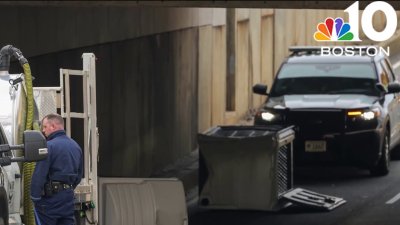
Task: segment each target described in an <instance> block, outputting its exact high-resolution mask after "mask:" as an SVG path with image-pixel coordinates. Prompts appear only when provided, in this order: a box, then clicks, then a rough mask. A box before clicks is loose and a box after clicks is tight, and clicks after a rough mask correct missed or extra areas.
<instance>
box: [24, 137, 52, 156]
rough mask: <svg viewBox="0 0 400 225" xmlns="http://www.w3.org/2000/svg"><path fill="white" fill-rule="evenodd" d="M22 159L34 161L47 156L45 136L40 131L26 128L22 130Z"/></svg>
mask: <svg viewBox="0 0 400 225" xmlns="http://www.w3.org/2000/svg"><path fill="white" fill-rule="evenodd" d="M24 152H25V154H24V156H25V157H24V158H25V159H24V161H25V162H35V161H40V160H43V159H45V158H46V157H47V154H48V152H47V142H46V138H45V137H44V136H43V134H42V133H41V132H40V131H36V130H27V131H25V132H24Z"/></svg>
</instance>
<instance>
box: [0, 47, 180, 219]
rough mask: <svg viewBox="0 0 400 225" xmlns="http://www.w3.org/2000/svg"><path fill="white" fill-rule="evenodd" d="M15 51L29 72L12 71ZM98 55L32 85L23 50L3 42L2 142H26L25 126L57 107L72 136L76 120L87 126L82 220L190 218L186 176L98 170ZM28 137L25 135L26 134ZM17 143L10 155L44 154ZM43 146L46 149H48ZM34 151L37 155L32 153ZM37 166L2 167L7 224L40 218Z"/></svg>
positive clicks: (78, 198)
mask: <svg viewBox="0 0 400 225" xmlns="http://www.w3.org/2000/svg"><path fill="white" fill-rule="evenodd" d="M12 57H14V58H15V59H17V60H19V62H20V64H21V66H22V67H23V69H24V73H21V74H9V73H8V68H9V62H10V58H12ZM95 60H96V57H95V55H94V54H93V53H83V54H82V69H80V70H76V69H62V68H61V69H60V71H59V72H60V74H59V76H60V86H57V87H33V85H32V75H31V71H30V68H29V64H28V61H27V60H26V59H25V58H24V57H23V55H22V52H21V51H20V50H19V49H17V48H15V47H13V46H11V45H7V46H4V47H3V48H2V49H1V50H0V71H3V72H0V103H1V107H0V109H1V110H0V123H1V124H2V126H3V128H4V132H3V131H1V136H0V140H2V139H1V138H3V139H4V140H3V141H2V142H1V144H3V143H4V144H7V143H9V144H11V145H19V148H21V137H20V136H21V134H24V133H23V132H24V130H32V129H37V130H39V129H40V128H39V125H40V124H39V119H40V118H43V117H44V116H45V115H47V114H49V113H58V114H60V115H61V116H62V117H63V118H64V119H65V129H66V132H67V135H68V136H70V137H72V138H75V137H74V136H73V135H71V130H72V126H79V127H81V128H82V130H83V137H80V138H81V139H82V140H83V143H80V145H81V148H82V150H83V155H84V177H83V178H82V181H81V183H80V184H79V185H78V186H77V188H76V189H75V209H76V213H75V215H76V220H77V224H79V225H82V224H84V225H88V224H100V225H110V224H112V225H126V224H134V225H153V224H154V225H156V224H157V225H178V224H182V225H185V224H187V223H188V218H187V210H186V203H185V195H184V191H183V185H182V182H181V181H179V180H178V179H175V178H164V179H157V178H109V177H107V178H103V177H99V176H98V174H97V163H98V159H99V155H98V148H99V146H98V144H99V141H98V140H99V133H100V132H99V130H98V127H97V112H96V110H97V109H96V65H95ZM35 76H36V79H40V74H37V75H35ZM71 77H74V78H76V79H79V80H80V82H78V83H79V84H81V86H80V87H75V86H74V87H73V91H74V92H75V91H76V90H75V89H76V88H80V89H81V91H79V92H78V93H82V95H83V96H82V98H81V99H80V100H79V101H82V103H83V110H82V111H80V112H76V111H74V110H72V109H71V101H74V99H72V98H71V86H73V85H71V82H70V80H71ZM4 106H7V107H4ZM6 108H7V110H5V109H6ZM79 129H80V128H79ZM25 132H26V131H25ZM38 132H39V131H38ZM39 133H40V132H39ZM25 135H26V134H25ZM24 140H25V141H26V136H25V139H24ZM25 145H26V144H25ZM13 149H14V148H12V150H11V151H10V152H11V153H9V154H12V155H15V157H17V159H19V160H11V161H22V159H20V158H21V157H22V156H23V155H25V161H33V160H35V159H36V160H37V159H38V158H39V159H41V157H35V155H38V154H39V153H41V152H40V151H39V150H36V151H35V150H31V149H25V152H24V153H23V152H21V151H18V150H13ZM38 151H39V152H38ZM41 151H42V153H43V151H44V150H41ZM110 151H112V149H110ZM31 152H36V153H35V154H34V153H31ZM0 154H2V155H3V156H5V157H6V158H7V159H8V158H10V159H13V158H12V157H11V156H8V155H5V154H4V153H2V152H1V151H0ZM32 154H33V155H34V156H31V155H32ZM43 155H44V153H43ZM43 155H40V156H43ZM5 157H3V158H5ZM3 158H0V160H2V159H3ZM33 169H34V164H33V165H32V164H29V163H23V164H22V163H20V164H17V163H11V165H8V166H4V167H2V171H1V173H0V181H1V182H2V183H1V184H2V185H0V186H2V187H0V213H1V214H0V215H1V216H2V217H1V218H3V220H4V222H3V223H4V224H6V225H8V224H10V225H11V224H12V225H17V224H18V225H20V224H25V225H33V224H35V221H34V214H33V208H32V203H31V201H30V196H29V189H30V176H31V174H32V173H33ZM5 178H6V179H5ZM21 184H23V185H21ZM21 196H22V197H21ZM6 201H7V202H6ZM5 214H6V215H5ZM21 215H23V217H21ZM21 218H23V219H21ZM0 225H1V223H0Z"/></svg>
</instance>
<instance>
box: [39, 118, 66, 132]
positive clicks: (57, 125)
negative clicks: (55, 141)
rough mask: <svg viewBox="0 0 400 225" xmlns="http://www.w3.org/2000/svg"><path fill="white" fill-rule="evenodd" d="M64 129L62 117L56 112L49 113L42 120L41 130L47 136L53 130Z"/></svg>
mask: <svg viewBox="0 0 400 225" xmlns="http://www.w3.org/2000/svg"><path fill="white" fill-rule="evenodd" d="M58 130H64V119H63V118H62V117H61V116H60V115H58V114H49V115H47V116H45V117H44V118H43V120H42V132H43V134H44V135H45V136H46V137H48V136H49V135H50V134H52V133H53V132H56V131H58Z"/></svg>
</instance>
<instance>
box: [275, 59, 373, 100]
mask: <svg viewBox="0 0 400 225" xmlns="http://www.w3.org/2000/svg"><path fill="white" fill-rule="evenodd" d="M377 81H378V78H377V77H376V73H375V69H374V67H373V65H372V64H371V63H352V64H343V63H341V64H333V63H329V64H328V63H309V64H304V63H302V64H300V63H286V64H284V65H283V66H282V68H281V70H280V71H279V74H278V76H277V79H276V80H275V82H274V85H273V87H272V90H271V93H270V96H271V97H276V96H281V95H304V94H365V95H374V96H376V95H379V92H378V90H377V89H376V87H375V84H376V83H377Z"/></svg>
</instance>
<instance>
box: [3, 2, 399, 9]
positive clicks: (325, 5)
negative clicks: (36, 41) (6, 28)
mask: <svg viewBox="0 0 400 225" xmlns="http://www.w3.org/2000/svg"><path fill="white" fill-rule="evenodd" d="M354 2H355V1H0V6H38V7H40V6H55V7H65V6H73V7H77V6H81V7H88V6H90V7H93V6H100V7H101V6H104V7H111V6H121V7H123V6H157V7H210V8H291V9H346V8H347V7H349V6H350V5H351V4H353V3H354ZM371 2H373V1H360V2H359V4H360V9H364V8H365V6H367V5H368V4H369V3H371ZM386 2H388V3H389V4H391V5H392V6H393V7H394V8H395V9H396V10H400V1H386Z"/></svg>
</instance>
